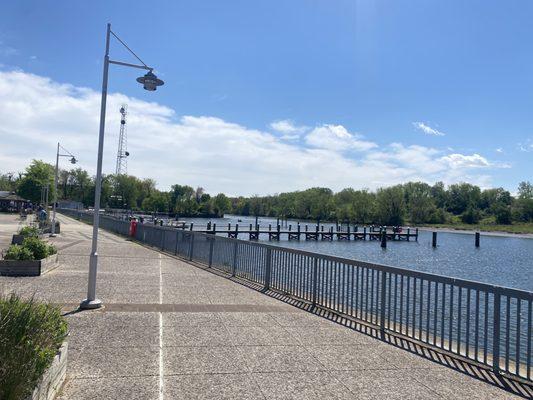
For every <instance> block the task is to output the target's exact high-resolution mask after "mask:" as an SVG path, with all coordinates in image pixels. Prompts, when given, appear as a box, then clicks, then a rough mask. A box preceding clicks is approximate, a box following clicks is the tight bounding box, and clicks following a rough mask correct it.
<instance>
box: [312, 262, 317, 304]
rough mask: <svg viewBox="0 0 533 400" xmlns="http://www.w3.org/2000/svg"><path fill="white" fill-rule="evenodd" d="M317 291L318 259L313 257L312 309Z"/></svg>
mask: <svg viewBox="0 0 533 400" xmlns="http://www.w3.org/2000/svg"><path fill="white" fill-rule="evenodd" d="M317 290H318V258H317V257H315V259H314V261H313V298H312V301H313V304H312V305H313V307H316V300H317Z"/></svg>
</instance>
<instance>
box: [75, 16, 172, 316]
mask: <svg viewBox="0 0 533 400" xmlns="http://www.w3.org/2000/svg"><path fill="white" fill-rule="evenodd" d="M111 35H113V36H114V37H115V38H116V39H117V40H118V41H119V42H120V44H122V45H123V46H124V47H125V48H126V49H127V50H128V51H129V52H130V53H131V54H133V56H134V57H135V58H136V59H137V60H139V61H140V62H141V64H142V65H138V64H130V63H126V62H122V61H115V60H111V59H109V39H110V38H111ZM109 64H116V65H122V66H124V67H132V68H140V69H144V70H147V71H148V72H147V73H146V74H145V75H144V76H141V77H139V78H137V82H139V83H140V84H142V85H143V88H144V89H145V90H149V91H154V90H156V89H157V87H158V86H161V85H163V83H164V82H163V81H162V80H161V79H158V78H157V76H155V74H154V73H153V68H152V67H149V66H148V65H146V64H145V63H144V61H143V60H141V59H140V58H139V57H138V56H137V54H135V53H134V52H133V51H132V50H131V49H130V48H129V47H128V46H127V45H126V43H124V42H123V41H122V40H121V39H120V38H119V37H118V36H117V35H116V34H115V33H114V32H113V31H112V30H111V24H107V35H106V45H105V56H104V73H103V79H102V101H101V108H100V134H99V136H98V159H97V163H96V182H95V191H94V215H93V238H92V246H91V256H90V259H89V284H88V288H87V298H86V299H85V300H83V301H82V302H81V304H80V308H81V309H93V308H99V307H101V306H102V301H101V300H99V299H97V298H96V272H97V269H98V226H99V224H100V194H101V190H102V158H103V150H104V129H105V111H106V101H107V76H108V70H109Z"/></svg>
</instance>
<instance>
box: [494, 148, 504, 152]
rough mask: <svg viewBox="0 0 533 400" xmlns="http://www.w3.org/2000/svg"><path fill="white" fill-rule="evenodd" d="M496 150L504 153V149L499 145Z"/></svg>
mask: <svg viewBox="0 0 533 400" xmlns="http://www.w3.org/2000/svg"><path fill="white" fill-rule="evenodd" d="M495 151H496V153H503V149H502V148H501V147H498V148H497V149H496V150H495Z"/></svg>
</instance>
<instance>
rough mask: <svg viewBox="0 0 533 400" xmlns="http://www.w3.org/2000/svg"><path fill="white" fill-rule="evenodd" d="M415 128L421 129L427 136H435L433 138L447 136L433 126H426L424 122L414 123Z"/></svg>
mask: <svg viewBox="0 0 533 400" xmlns="http://www.w3.org/2000/svg"><path fill="white" fill-rule="evenodd" d="M413 126H414V127H415V128H416V129H419V130H421V131H422V132H424V133H425V134H426V135H433V136H444V135H445V133H444V132H441V131H439V130H437V129H435V128H432V127H431V126H429V125H426V124H425V123H423V122H413Z"/></svg>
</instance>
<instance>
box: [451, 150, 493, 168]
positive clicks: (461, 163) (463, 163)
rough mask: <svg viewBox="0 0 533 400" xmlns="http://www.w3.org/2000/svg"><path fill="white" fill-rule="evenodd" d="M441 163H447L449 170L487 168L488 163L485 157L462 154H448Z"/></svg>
mask: <svg viewBox="0 0 533 400" xmlns="http://www.w3.org/2000/svg"><path fill="white" fill-rule="evenodd" d="M441 160H442V161H444V162H445V163H447V164H448V165H449V167H450V168H479V167H489V166H490V163H489V162H488V161H487V159H486V158H485V157H482V156H480V155H479V154H472V155H469V156H468V155H464V154H458V153H454V154H448V155H447V156H444V157H442V158H441Z"/></svg>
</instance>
